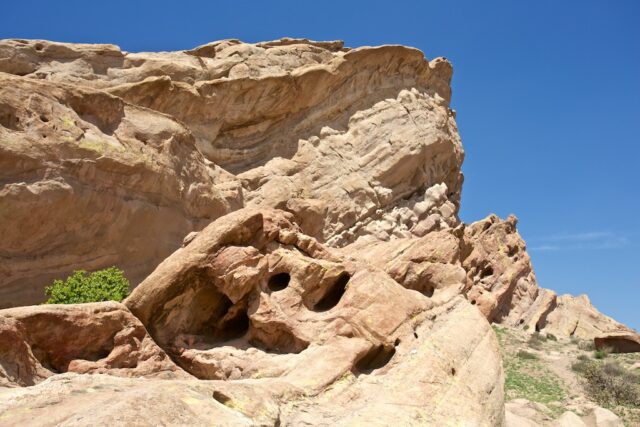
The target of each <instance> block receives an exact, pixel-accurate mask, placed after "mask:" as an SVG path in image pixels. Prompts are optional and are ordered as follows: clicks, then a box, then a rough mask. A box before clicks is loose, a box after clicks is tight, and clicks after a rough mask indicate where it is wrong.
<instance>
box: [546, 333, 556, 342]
mask: <svg viewBox="0 0 640 427" xmlns="http://www.w3.org/2000/svg"><path fill="white" fill-rule="evenodd" d="M547 339H548V340H551V341H558V338H557V337H556V336H555V335H553V334H547Z"/></svg>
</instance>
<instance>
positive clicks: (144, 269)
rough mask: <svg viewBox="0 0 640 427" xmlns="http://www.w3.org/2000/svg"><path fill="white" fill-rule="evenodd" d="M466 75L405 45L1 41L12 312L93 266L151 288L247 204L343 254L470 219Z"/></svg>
mask: <svg viewBox="0 0 640 427" xmlns="http://www.w3.org/2000/svg"><path fill="white" fill-rule="evenodd" d="M450 78H451V66H450V64H449V63H448V62H447V61H445V60H443V59H435V60H433V61H431V62H428V61H426V60H425V59H424V57H423V55H422V53H421V52H419V51H417V50H415V49H411V48H406V47H402V46H383V47H377V48H360V49H346V48H342V44H341V43H340V42H309V41H307V40H290V39H289V40H287V41H286V42H283V41H276V42H269V43H259V44H245V43H241V42H239V41H236V40H228V41H222V42H216V43H212V44H209V45H206V46H202V47H199V48H196V49H194V50H192V51H188V52H170V53H125V52H121V51H120V50H119V49H118V48H117V47H116V46H112V45H75V44H63V43H52V42H46V41H25V40H5V41H1V42H0V79H2V84H1V85H0V104H1V105H2V112H1V114H0V124H1V126H0V141H2V144H0V166H2V168H1V169H2V172H1V173H2V175H1V177H2V184H3V187H2V190H0V201H1V203H0V206H2V208H0V227H2V228H0V231H1V232H2V234H3V235H4V236H5V239H4V241H3V243H2V244H0V257H1V258H0V272H2V274H0V307H7V306H14V305H20V304H25V303H34V302H40V301H41V299H42V288H43V286H44V285H46V284H48V283H50V282H51V280H52V279H53V278H55V277H61V276H64V275H65V274H68V273H69V272H71V270H73V269H74V268H78V267H82V268H85V269H88V270H91V269H97V268H101V267H105V266H108V265H113V264H115V265H118V266H119V267H120V268H123V269H124V270H125V271H126V273H127V275H128V276H129V278H130V279H131V280H132V281H133V283H134V284H137V283H138V282H139V281H141V280H142V278H144V277H145V276H146V275H147V274H148V273H149V272H151V270H152V269H153V267H155V266H156V265H157V264H158V263H159V262H160V261H161V260H162V259H164V258H165V257H166V256H167V255H168V254H169V253H171V252H172V251H173V250H175V249H177V248H178V247H179V243H180V241H181V239H182V237H184V236H185V235H186V234H187V233H188V232H190V231H192V230H199V229H201V228H202V227H204V226H205V225H206V224H207V223H209V222H210V221H211V220H212V219H215V218H217V217H219V216H220V215H222V214H225V213H227V212H229V211H230V210H234V209H238V208H240V207H241V206H245V205H246V206H263V207H279V208H285V209H287V210H289V211H291V212H293V213H294V214H296V216H297V219H298V221H299V223H300V224H301V226H302V227H303V229H304V231H305V232H306V233H307V234H309V235H311V236H313V237H316V238H318V239H319V240H320V241H328V242H330V243H331V244H333V245H344V244H346V243H349V242H351V241H353V240H354V239H355V238H356V237H357V236H359V235H363V234H371V233H375V234H376V235H377V236H381V237H384V238H388V237H389V236H391V235H396V234H403V235H408V234H409V231H410V230H421V231H420V232H422V233H424V232H426V231H429V230H430V229H434V228H437V227H438V226H440V225H442V224H454V223H455V222H456V221H457V219H456V216H455V214H456V211H457V207H458V202H459V196H460V187H461V183H462V179H461V174H460V165H461V163H462V158H463V152H462V147H461V144H460V139H459V137H458V134H457V129H456V125H455V121H454V114H453V112H452V111H451V110H450V109H449V108H448V103H449V99H450V88H449V81H450ZM27 94H28V95H27ZM196 147H198V149H196ZM200 153H202V154H200ZM203 155H204V156H203ZM429 189H431V190H429ZM425 191H427V192H428V193H429V194H428V197H427V198H426V199H425V200H423V197H422V196H423V194H424V193H425ZM429 191H430V192H429ZM44 201H46V203H45V202H44ZM35 230H38V231H37V232H35ZM150 241H153V242H154V244H153V245H150V244H149V242H150Z"/></svg>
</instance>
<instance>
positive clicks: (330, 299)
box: [314, 271, 351, 311]
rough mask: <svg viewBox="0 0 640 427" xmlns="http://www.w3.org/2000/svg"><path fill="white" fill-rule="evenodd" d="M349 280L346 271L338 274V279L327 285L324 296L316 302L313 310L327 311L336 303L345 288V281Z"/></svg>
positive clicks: (349, 277) (349, 276)
mask: <svg viewBox="0 0 640 427" xmlns="http://www.w3.org/2000/svg"><path fill="white" fill-rule="evenodd" d="M349 280H351V275H350V274H349V273H347V272H346V271H345V272H343V273H341V274H340V276H338V279H337V280H336V281H335V282H334V283H333V284H332V285H331V286H330V287H329V289H328V290H327V292H326V293H325V294H324V296H323V297H322V298H321V299H320V301H318V302H317V303H316V305H315V306H314V310H316V311H327V310H331V309H332V308H333V307H335V306H336V305H338V303H339V302H340V298H342V295H344V292H345V291H346V289H347V283H349Z"/></svg>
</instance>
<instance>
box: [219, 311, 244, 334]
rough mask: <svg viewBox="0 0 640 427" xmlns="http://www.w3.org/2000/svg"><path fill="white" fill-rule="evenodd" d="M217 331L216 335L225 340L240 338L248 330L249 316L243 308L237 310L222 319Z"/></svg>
mask: <svg viewBox="0 0 640 427" xmlns="http://www.w3.org/2000/svg"><path fill="white" fill-rule="evenodd" d="M225 317H227V316H225ZM219 331H220V332H219V333H218V336H219V337H220V338H221V339H222V340H225V341H230V340H234V339H236V338H241V337H243V336H244V334H246V333H247V332H248V331H249V316H247V313H246V312H245V311H244V310H238V312H237V313H233V314H231V315H230V316H229V317H228V318H226V319H223V321H222V322H221V323H220V326H219Z"/></svg>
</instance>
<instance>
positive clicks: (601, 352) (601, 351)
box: [593, 348, 609, 360]
mask: <svg viewBox="0 0 640 427" xmlns="http://www.w3.org/2000/svg"><path fill="white" fill-rule="evenodd" d="M608 355H609V353H608V352H607V350H605V349H604V348H602V349H599V350H596V351H595V352H594V353H593V357H595V358H596V359H599V360H602V359H604V358H605V357H607V356H608Z"/></svg>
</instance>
